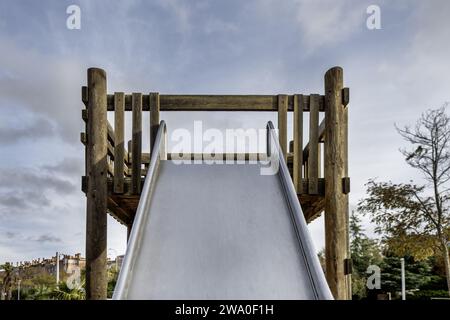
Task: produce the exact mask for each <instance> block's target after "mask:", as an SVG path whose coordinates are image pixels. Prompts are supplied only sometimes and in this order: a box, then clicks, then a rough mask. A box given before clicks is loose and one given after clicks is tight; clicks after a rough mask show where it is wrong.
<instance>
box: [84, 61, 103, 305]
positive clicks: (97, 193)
mask: <svg viewBox="0 0 450 320" xmlns="http://www.w3.org/2000/svg"><path fill="white" fill-rule="evenodd" d="M106 99H107V95H106V73H105V72H104V71H103V70H101V69H96V68H90V69H88V118H89V121H88V126H87V129H88V132H87V134H88V137H89V139H87V148H86V154H87V174H88V176H89V179H87V206H86V213H87V214H86V298H87V299H106V289H107V272H106V270H107V269H106V254H107V252H106V238H107V228H106V221H107V220H106V215H107V170H108V163H107V119H106V110H107V104H106Z"/></svg>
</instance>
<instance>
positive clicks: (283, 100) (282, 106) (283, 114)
mask: <svg viewBox="0 0 450 320" xmlns="http://www.w3.org/2000/svg"><path fill="white" fill-rule="evenodd" d="M287 109H288V99H287V95H282V94H280V95H278V138H279V140H280V146H281V151H282V152H283V156H284V159H286V155H287Z"/></svg>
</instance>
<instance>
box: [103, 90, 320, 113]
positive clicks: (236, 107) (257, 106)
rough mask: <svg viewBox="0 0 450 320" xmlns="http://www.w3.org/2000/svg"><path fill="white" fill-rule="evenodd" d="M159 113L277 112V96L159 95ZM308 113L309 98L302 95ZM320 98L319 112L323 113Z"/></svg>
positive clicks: (128, 105)
mask: <svg viewBox="0 0 450 320" xmlns="http://www.w3.org/2000/svg"><path fill="white" fill-rule="evenodd" d="M159 97H160V111H278V96H277V95H175V94H160V95H159ZM287 99H288V111H294V96H293V95H289V96H287ZM303 99H304V104H303V105H304V107H305V108H306V109H304V110H303V111H309V109H308V108H309V96H308V95H303ZM324 101H325V97H324V96H321V98H320V101H319V110H320V111H325V103H324ZM131 110H132V95H125V111H131ZM142 110H143V111H149V110H150V95H143V96H142ZM108 111H114V95H108Z"/></svg>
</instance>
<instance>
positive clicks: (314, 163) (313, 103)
mask: <svg viewBox="0 0 450 320" xmlns="http://www.w3.org/2000/svg"><path fill="white" fill-rule="evenodd" d="M318 98H319V97H318V95H315V94H312V95H311V99H310V101H309V103H310V105H309V108H310V111H309V157H308V193H309V194H317V193H318V186H317V180H318V178H319V163H318V159H319V155H318V154H319V150H318V148H319V104H318Z"/></svg>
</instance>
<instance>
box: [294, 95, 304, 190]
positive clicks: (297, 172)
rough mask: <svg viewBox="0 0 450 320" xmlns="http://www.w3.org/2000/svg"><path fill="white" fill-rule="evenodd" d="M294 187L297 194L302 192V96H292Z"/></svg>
mask: <svg viewBox="0 0 450 320" xmlns="http://www.w3.org/2000/svg"><path fill="white" fill-rule="evenodd" d="M293 144H294V148H293V149H294V163H293V177H294V187H295V190H296V191H297V193H298V194H302V193H303V179H302V166H303V96H302V95H298V96H297V95H296V96H294V140H293Z"/></svg>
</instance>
